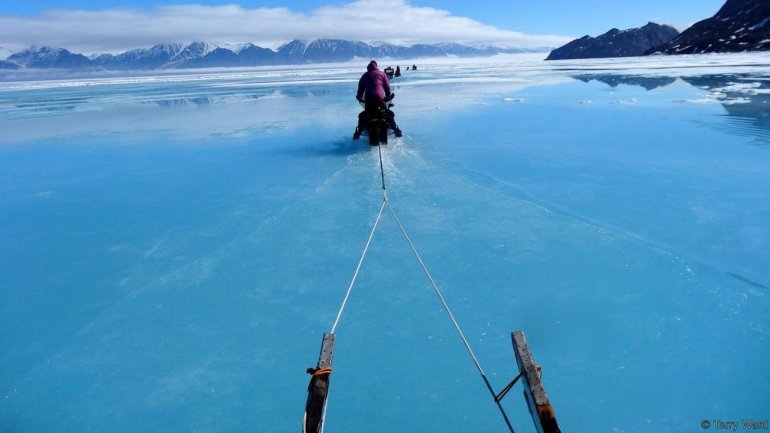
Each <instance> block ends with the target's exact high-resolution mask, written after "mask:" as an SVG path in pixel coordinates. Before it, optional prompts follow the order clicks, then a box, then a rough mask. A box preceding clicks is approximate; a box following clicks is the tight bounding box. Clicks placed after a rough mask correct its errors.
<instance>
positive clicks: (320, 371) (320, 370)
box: [305, 368, 332, 376]
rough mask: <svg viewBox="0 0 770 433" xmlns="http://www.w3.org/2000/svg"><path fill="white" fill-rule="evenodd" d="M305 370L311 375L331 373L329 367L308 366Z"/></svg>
mask: <svg viewBox="0 0 770 433" xmlns="http://www.w3.org/2000/svg"><path fill="white" fill-rule="evenodd" d="M305 371H306V372H307V374H309V375H311V376H323V375H329V374H332V369H331V368H308V369H307V370H305Z"/></svg>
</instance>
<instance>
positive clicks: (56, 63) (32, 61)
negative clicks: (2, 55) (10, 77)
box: [6, 47, 91, 69]
mask: <svg viewBox="0 0 770 433" xmlns="http://www.w3.org/2000/svg"><path fill="white" fill-rule="evenodd" d="M6 60H9V61H11V62H14V63H16V64H18V65H20V66H25V67H27V68H61V69H77V68H83V67H88V66H91V60H90V59H89V58H88V57H86V56H84V55H82V54H74V53H71V52H69V51H67V50H65V49H64V48H53V47H31V48H28V49H26V50H24V51H20V52H18V53H15V54H12V55H10V56H9V57H8V58H7V59H6Z"/></svg>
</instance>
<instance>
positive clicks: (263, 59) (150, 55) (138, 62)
mask: <svg viewBox="0 0 770 433" xmlns="http://www.w3.org/2000/svg"><path fill="white" fill-rule="evenodd" d="M525 51H527V50H523V49H510V48H496V47H493V48H475V47H470V46H467V45H461V44H453V43H443V44H432V45H428V44H417V45H412V46H408V47H406V46H399V45H393V44H387V43H382V44H376V45H373V44H367V43H364V42H360V41H346V40H341V39H317V40H313V41H300V40H294V41H291V42H289V43H286V44H284V45H282V46H281V47H279V48H278V49H277V50H271V49H269V48H262V47H258V46H256V45H254V44H251V43H244V44H239V45H235V46H220V45H217V44H212V43H208V42H193V43H191V44H186V45H185V44H180V43H172V44H159V45H155V46H153V47H151V48H139V49H135V50H131V51H126V52H124V53H121V54H117V55H114V54H99V55H94V56H91V57H86V56H84V55H82V54H77V53H73V52H70V51H68V50H66V49H64V48H54V47H31V48H28V49H26V50H23V51H20V52H18V53H14V54H11V55H9V56H8V57H7V58H6V59H5V61H0V68H7V69H12V68H13V69H15V68H58V69H89V68H90V69H106V70H146V69H184V68H214V67H233V66H265V65H296V64H308V63H323V62H346V61H349V60H353V59H355V58H364V59H370V58H383V57H389V58H403V59H417V58H421V57H441V56H452V55H454V56H462V57H472V56H491V55H494V54H498V53H516V52H525Z"/></svg>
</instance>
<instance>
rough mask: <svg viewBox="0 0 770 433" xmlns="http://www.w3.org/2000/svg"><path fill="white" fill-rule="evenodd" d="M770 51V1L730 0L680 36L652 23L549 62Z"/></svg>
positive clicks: (573, 45) (578, 43)
mask: <svg viewBox="0 0 770 433" xmlns="http://www.w3.org/2000/svg"><path fill="white" fill-rule="evenodd" d="M762 50H770V0H727V1H726V2H725V4H724V5H723V6H722V8H721V9H719V11H718V12H717V13H716V15H714V16H713V17H711V18H708V19H705V20H703V21H699V22H697V23H695V24H694V25H692V26H691V27H689V28H688V29H687V30H685V31H683V32H682V33H681V34H680V33H679V32H677V31H676V29H674V28H673V27H670V26H665V25H659V24H654V23H649V24H647V25H646V26H644V27H640V28H636V29H628V30H618V29H612V30H610V31H609V32H607V33H604V34H603V35H600V36H597V37H596V38H592V37H590V36H583V37H582V38H580V39H575V40H574V41H572V42H570V43H568V44H566V45H564V46H562V47H559V48H557V49H555V50H553V51H551V53H550V54H549V55H548V58H547V59H546V60H562V59H585V58H596V57H624V56H642V55H650V54H697V53H723V52H742V51H762Z"/></svg>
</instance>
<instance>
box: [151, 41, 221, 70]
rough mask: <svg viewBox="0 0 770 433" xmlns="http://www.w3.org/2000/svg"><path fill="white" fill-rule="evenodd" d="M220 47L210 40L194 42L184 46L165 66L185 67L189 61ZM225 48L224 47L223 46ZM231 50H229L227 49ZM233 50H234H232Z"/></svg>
mask: <svg viewBox="0 0 770 433" xmlns="http://www.w3.org/2000/svg"><path fill="white" fill-rule="evenodd" d="M217 48H219V47H218V46H217V45H215V44H211V43H208V42H193V43H191V44H189V45H187V46H185V47H184V48H182V50H181V51H179V53H177V55H175V56H174V57H173V58H172V59H171V60H170V61H169V62H168V63H167V64H166V65H165V67H170V68H174V67H179V66H181V67H185V66H186V63H187V62H190V61H195V60H197V59H200V58H203V57H206V56H207V55H208V54H209V53H211V52H212V51H214V50H216V49H217ZM222 49H223V50H225V49H224V48H222ZM226 51H229V50H226ZM230 52H232V51H230Z"/></svg>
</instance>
